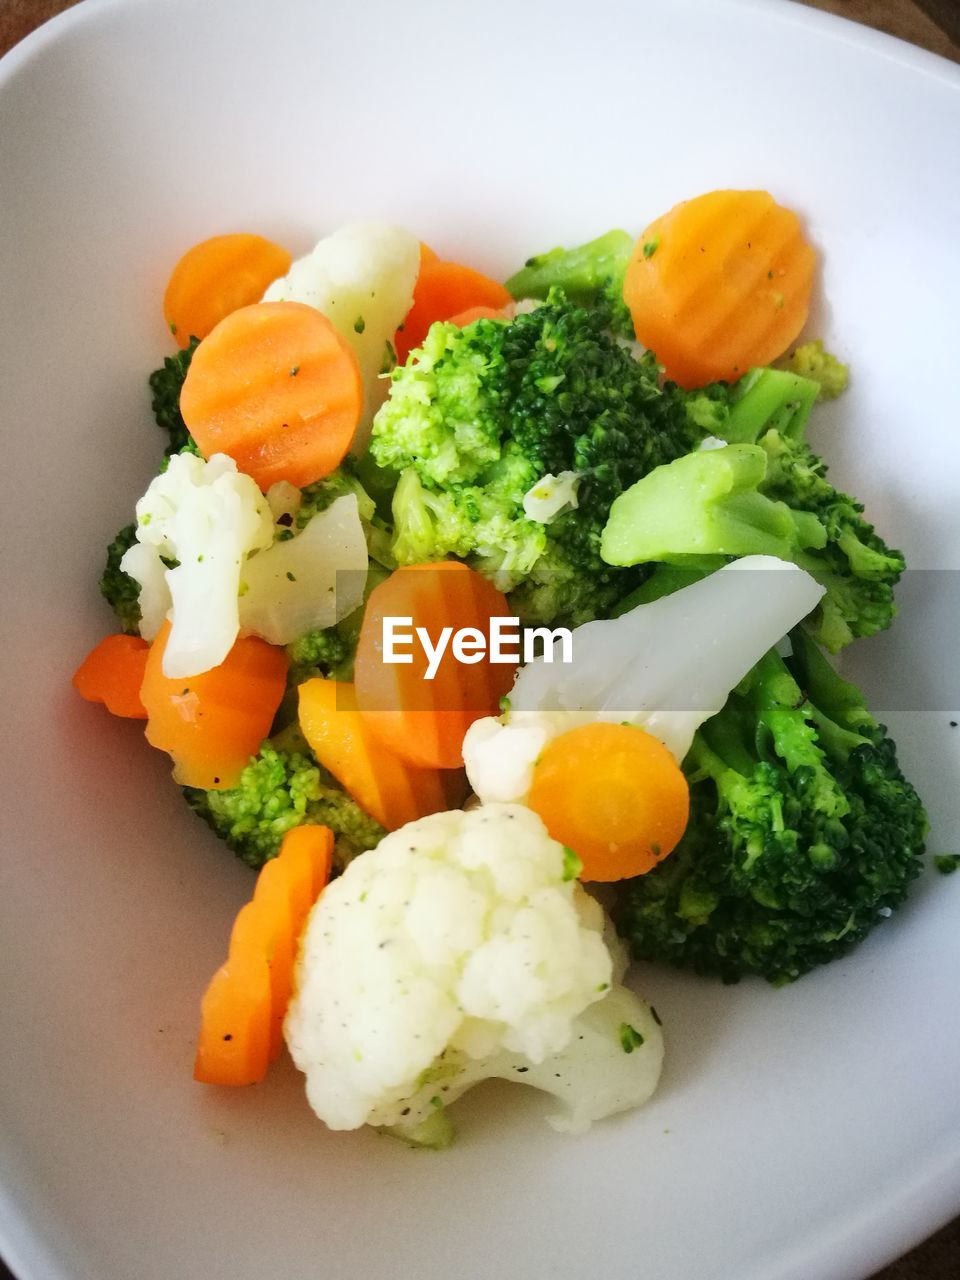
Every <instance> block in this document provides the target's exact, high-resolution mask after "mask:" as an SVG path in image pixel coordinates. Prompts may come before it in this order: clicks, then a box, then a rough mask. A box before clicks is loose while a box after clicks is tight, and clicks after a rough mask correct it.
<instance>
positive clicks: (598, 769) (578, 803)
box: [527, 723, 690, 880]
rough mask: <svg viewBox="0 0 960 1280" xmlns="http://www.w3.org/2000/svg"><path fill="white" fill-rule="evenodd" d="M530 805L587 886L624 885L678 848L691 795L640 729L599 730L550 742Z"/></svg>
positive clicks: (591, 727) (660, 748)
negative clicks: (575, 861) (574, 860)
mask: <svg viewBox="0 0 960 1280" xmlns="http://www.w3.org/2000/svg"><path fill="white" fill-rule="evenodd" d="M527 803H528V804H529V805H530V808H531V809H533V810H534V812H535V813H539V815H540V817H541V818H542V819H543V821H544V824H545V825H546V828H547V830H548V831H549V832H550V834H551V835H552V836H553V838H554V839H555V840H559V841H560V842H561V844H565V845H567V846H568V847H569V848H571V849H572V850H573V851H574V853H575V854H577V856H578V857H579V858H580V859H581V861H582V862H583V871H582V876H581V878H582V879H584V880H622V879H624V878H625V877H627V876H639V875H643V874H644V873H645V872H647V871H650V870H651V869H652V868H653V867H655V866H656V864H657V863H658V862H660V861H661V860H662V859H663V858H665V857H666V856H667V854H668V853H670V852H671V851H672V850H673V849H674V848H675V847H676V845H677V843H678V841H679V840H680V837H681V836H682V835H683V833H684V830H685V829H686V825H687V818H688V816H689V809H690V792H689V788H688V786H687V780H686V778H685V777H684V775H683V772H682V770H681V769H680V766H679V765H678V764H677V762H676V761H675V760H674V758H673V756H672V755H671V754H670V752H669V751H668V750H667V748H666V747H665V746H664V745H663V743H662V742H659V741H658V740H657V739H656V738H654V737H653V736H652V735H651V734H649V733H645V732H644V731H643V730H642V729H637V728H634V727H633V726H632V725H622V724H608V723H596V724H585V725H580V726H579V727H578V728H576V729H570V730H568V732H566V733H562V734H560V735H559V736H558V737H556V738H554V739H553V741H552V742H548V743H547V745H546V747H545V748H544V749H543V752H542V754H541V756H540V758H539V760H538V761H537V763H536V765H535V767H534V771H533V785H532V786H531V788H530V794H529V797H528V800H527Z"/></svg>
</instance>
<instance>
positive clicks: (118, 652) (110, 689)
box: [72, 635, 150, 720]
mask: <svg viewBox="0 0 960 1280" xmlns="http://www.w3.org/2000/svg"><path fill="white" fill-rule="evenodd" d="M149 648H150V646H149V645H148V644H147V642H146V640H141V639H140V637H139V636H129V635H115V636H104V638H103V639H102V640H101V641H100V643H99V644H97V645H95V646H94V648H93V649H91V650H90V652H89V653H88V654H87V656H86V657H85V658H84V660H83V662H81V663H80V666H79V667H77V669H76V671H75V672H74V673H73V681H72V683H73V687H74V688H75V689H76V691H77V693H79V694H80V697H81V698H86V700H87V702H102V703H103V705H104V706H105V707H106V708H107V710H108V711H110V712H111V713H112V714H113V715H115V716H125V717H126V718H127V719H130V720H146V718H147V712H146V709H145V707H144V705H143V703H142V702H141V700H140V686H141V685H142V684H143V676H144V671H145V669H146V665H147V653H148V651H149Z"/></svg>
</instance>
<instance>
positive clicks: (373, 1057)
mask: <svg viewBox="0 0 960 1280" xmlns="http://www.w3.org/2000/svg"><path fill="white" fill-rule="evenodd" d="M603 929H604V917H603V913H602V911H601V909H600V907H599V906H598V905H597V904H596V903H595V902H594V901H593V900H592V899H590V898H588V897H587V895H586V894H585V893H584V891H583V890H582V889H581V888H580V886H579V885H578V884H577V883H576V881H575V880H574V879H573V878H572V877H571V874H570V868H569V858H568V857H567V856H566V855H565V853H564V849H563V847H562V846H561V845H560V844H558V843H557V842H556V841H554V840H551V839H550V838H549V836H548V835H547V833H546V831H545V830H544V828H543V825H542V823H541V822H540V820H539V818H537V817H536V815H535V814H533V813H531V812H530V810H529V809H524V808H521V807H519V806H503V805H494V806H486V807H484V808H482V809H478V810H475V811H473V812H469V813H463V812H460V811H457V810H455V811H453V812H448V813H438V814H434V815H433V816H432V817H429V818H423V819H421V820H420V821H419V822H415V823H410V824H409V825H408V826H406V827H404V828H402V829H401V830H400V831H397V832H395V833H393V834H392V835H389V836H387V837H386V838H385V839H384V840H383V841H382V842H381V843H380V845H379V846H378V847H377V849H376V850H374V851H373V852H371V853H367V854H364V855H363V857H361V858H358V859H356V861H355V862H353V863H351V865H350V866H349V867H348V868H347V870H346V872H345V873H344V875H342V876H341V877H340V878H339V879H338V880H335V881H333V882H332V883H331V884H330V886H329V887H328V888H327V890H326V892H325V893H324V894H323V896H322V897H321V899H320V901H319V902H318V903H317V905H316V907H315V908H314V910H313V912H312V913H311V916H310V919H309V922H308V924H307V929H306V933H305V935H304V940H303V949H302V952H301V960H300V968H299V971H298V975H297V990H296V992H295V994H294V996H293V1000H292V1001H291V1005H290V1012H289V1014H288V1016H287V1022H286V1026H285V1032H286V1037H287V1043H288V1045H289V1046H290V1051H291V1053H292V1055H293V1059H294V1062H295V1063H296V1064H297V1066H298V1067H299V1068H300V1070H301V1071H303V1072H304V1073H305V1075H306V1078H307V1079H306V1085H307V1098H308V1100H309V1102H310V1105H311V1106H312V1107H313V1109H314V1110H315V1111H316V1113H317V1114H318V1115H319V1116H320V1118H321V1119H322V1120H324V1121H326V1123H327V1124H328V1125H329V1126H330V1127H331V1128H334V1129H355V1128H358V1127H360V1126H361V1125H363V1124H372V1125H384V1126H389V1127H390V1128H391V1131H392V1132H395V1133H397V1132H399V1133H400V1134H401V1135H408V1136H410V1137H412V1138H414V1139H415V1138H416V1137H417V1136H418V1130H419V1126H420V1125H421V1124H422V1123H423V1122H425V1121H426V1120H428V1119H429V1118H430V1117H431V1116H432V1115H433V1113H434V1112H441V1111H442V1112H443V1114H444V1116H445V1115H446V1108H447V1106H448V1105H449V1104H450V1103H452V1102H453V1101H454V1100H455V1099H456V1098H457V1097H459V1096H460V1094H461V1093H462V1092H463V1091H464V1089H466V1088H468V1087H469V1086H470V1085H472V1084H475V1083H476V1082H477V1081H478V1080H479V1079H482V1078H487V1077H491V1076H501V1077H503V1078H506V1079H513V1080H518V1081H521V1082H524V1083H526V1082H530V1083H533V1084H534V1085H535V1086H537V1087H540V1088H545V1089H547V1090H549V1091H550V1092H551V1093H553V1094H554V1095H555V1096H556V1097H557V1098H558V1100H559V1102H560V1108H561V1109H560V1112H559V1114H558V1115H557V1116H555V1117H554V1118H553V1120H552V1123H554V1124H555V1125H556V1127H558V1128H562V1129H568V1130H582V1129H585V1128H586V1127H588V1125H589V1124H590V1122H591V1121H592V1120H596V1119H599V1118H601V1117H602V1116H605V1115H609V1114H611V1113H613V1112H616V1111H620V1110H624V1109H626V1108H628V1107H634V1106H639V1105H640V1104H641V1103H643V1102H644V1101H646V1099H647V1098H648V1097H649V1096H650V1094H651V1093H652V1092H653V1089H654V1087H655V1086H656V1083H657V1077H658V1076H659V1072H660V1065H661V1059H662V1052H663V1045H662V1039H661V1036H660V1032H659V1028H658V1027H657V1024H656V1022H655V1021H654V1018H653V1016H652V1015H651V1013H650V1010H649V1009H648V1007H647V1006H646V1005H644V1004H643V1002H642V1001H641V1000H640V999H639V998H638V997H637V996H635V995H633V993H632V992H630V991H627V990H626V988H623V987H620V986H617V985H615V984H617V983H618V982H619V979H620V977H621V973H622V969H621V966H620V965H619V964H618V963H617V962H616V961H615V959H614V956H612V955H611V952H610V950H609V949H608V947H607V945H606V943H605V941H604V936H603ZM624 1025H629V1026H630V1027H632V1028H633V1029H634V1030H635V1032H636V1035H635V1037H634V1038H633V1039H632V1040H631V1048H632V1052H630V1053H627V1052H626V1051H625V1048H624V1044H623V1040H622V1037H621V1029H622V1027H623V1026H624ZM581 1037H583V1039H581ZM435 1127H436V1122H435ZM443 1128H444V1129H446V1128H447V1126H445V1125H444V1126H443ZM445 1136H449V1135H448V1134H447V1135H444V1134H443V1133H440V1134H438V1133H436V1131H435V1132H434V1135H433V1141H434V1142H442V1141H443V1140H444V1137H445Z"/></svg>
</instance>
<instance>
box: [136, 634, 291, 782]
mask: <svg viewBox="0 0 960 1280" xmlns="http://www.w3.org/2000/svg"><path fill="white" fill-rule="evenodd" d="M169 635H170V623H169V622H165V623H164V624H163V626H162V627H161V629H160V632H159V634H158V635H157V638H156V640H155V641H154V642H153V644H152V645H151V646H150V653H149V656H148V658H147V664H146V670H145V672H144V679H143V686H142V688H141V690H140V697H141V698H142V700H143V705H144V707H145V708H146V710H147V717H148V718H147V727H146V735H147V741H148V742H149V743H150V744H151V746H154V747H157V748H158V749H159V750H161V751H166V752H167V753H168V754H169V755H170V756H171V757H172V759H173V762H174V770H173V774H174V777H175V778H176V780H177V782H179V783H180V785H181V786H184V787H201V788H203V789H204V790H205V791H209V790H223V789H225V788H227V787H232V786H233V785H234V784H235V783H236V781H237V778H238V777H239V776H240V773H241V771H242V769H243V768H244V766H245V765H246V764H247V763H248V761H249V760H250V757H251V756H252V755H255V754H256V752H257V751H258V749H259V747H260V744H261V742H263V740H264V738H266V737H267V735H268V734H269V732H270V726H271V724H272V722H273V717H274V715H275V714H276V710H277V707H278V706H279V705H280V699H281V698H282V697H283V692H284V687H285V684H286V675H287V656H286V654H285V653H284V651H283V650H282V649H278V648H275V647H274V646H273V645H269V644H267V643H266V641H265V640H260V639H258V638H257V637H256V636H241V637H240V639H239V640H237V642H236V643H235V644H234V646H233V648H232V649H231V650H230V652H229V653H228V654H227V656H226V658H225V659H224V660H223V662H221V663H220V665H219V666H218V667H214V668H213V669H212V670H211V671H205V672H204V673H203V675H199V676H191V677H190V678H189V679H183V678H181V679H177V680H175V679H172V678H171V677H169V676H165V675H164V674H163V669H162V663H163V651H164V649H165V648H166V644H167V640H168V638H169Z"/></svg>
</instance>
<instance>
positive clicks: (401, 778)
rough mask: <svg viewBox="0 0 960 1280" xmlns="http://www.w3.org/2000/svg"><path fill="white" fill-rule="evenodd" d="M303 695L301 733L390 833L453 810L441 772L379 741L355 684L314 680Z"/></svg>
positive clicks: (324, 762) (354, 797) (326, 766)
mask: <svg viewBox="0 0 960 1280" xmlns="http://www.w3.org/2000/svg"><path fill="white" fill-rule="evenodd" d="M297 692H298V694H299V712H300V729H301V731H302V732H303V736H304V737H305V738H306V740H307V742H309V744H310V746H311V748H312V750H313V752H314V754H315V755H316V757H317V760H318V761H319V762H320V764H321V765H322V766H323V768H324V769H327V770H329V772H330V773H332V774H333V776H334V777H335V778H336V779H337V781H338V782H339V783H340V784H341V786H343V788H344V790H345V791H346V792H347V793H348V795H351V796H352V797H353V799H354V800H356V802H357V804H359V805H360V807H361V808H362V809H363V810H364V812H365V813H369V814H370V815H371V817H373V818H375V819H376V821H377V822H379V823H380V824H381V826H383V827H385V828H386V829H387V831H395V830H396V829H397V827H402V826H403V825H404V824H405V823H407V822H413V821H414V819H416V818H423V817H426V815H427V814H428V813H437V812H438V811H439V810H441V809H446V808H447V807H448V801H447V794H446V790H445V787H444V781H443V778H442V776H441V774H440V773H439V772H438V771H437V770H436V769H421V768H416V767H415V766H412V765H410V764H408V763H407V762H406V761H405V760H403V759H402V758H401V757H400V756H398V755H396V754H395V753H394V752H392V751H390V750H389V748H387V747H385V746H384V745H383V743H382V742H380V741H379V740H378V739H377V737H376V735H375V734H374V733H373V732H372V730H371V728H370V726H369V724H368V723H367V719H366V717H365V716H363V715H361V713H360V712H359V711H358V710H357V699H356V694H355V691H354V687H353V685H351V684H348V683H345V682H337V681H335V680H308V681H306V683H304V684H302V685H301V686H300V688H299V689H298V691H297Z"/></svg>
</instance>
